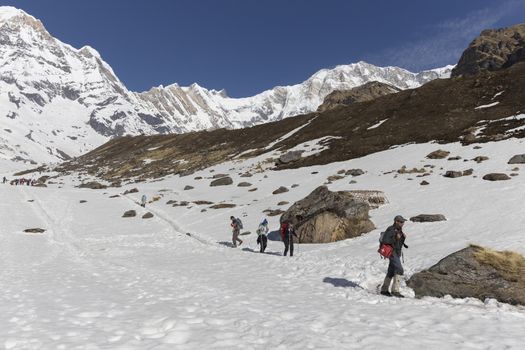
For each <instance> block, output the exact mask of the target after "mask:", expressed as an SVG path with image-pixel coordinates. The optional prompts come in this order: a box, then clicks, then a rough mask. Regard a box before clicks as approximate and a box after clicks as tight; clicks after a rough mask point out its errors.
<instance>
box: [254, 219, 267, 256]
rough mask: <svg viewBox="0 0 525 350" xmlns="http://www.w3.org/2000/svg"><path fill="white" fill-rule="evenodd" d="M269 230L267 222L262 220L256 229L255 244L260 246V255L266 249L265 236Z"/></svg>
mask: <svg viewBox="0 0 525 350" xmlns="http://www.w3.org/2000/svg"><path fill="white" fill-rule="evenodd" d="M269 230H270V229H269V228H268V220H266V219H264V220H263V221H262V222H261V223H260V224H259V227H258V228H257V231H256V232H257V244H260V245H261V250H260V252H261V253H264V250H265V249H266V245H267V244H268V237H267V236H266V235H267V234H268V231H269Z"/></svg>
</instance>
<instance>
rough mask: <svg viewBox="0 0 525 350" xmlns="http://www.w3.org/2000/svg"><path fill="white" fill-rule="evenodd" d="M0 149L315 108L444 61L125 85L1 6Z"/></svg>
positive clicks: (199, 126)
mask: <svg viewBox="0 0 525 350" xmlns="http://www.w3.org/2000/svg"><path fill="white" fill-rule="evenodd" d="M0 44H1V45H0V120H2V127H1V129H0V159H4V160H5V159H11V160H12V159H15V160H21V161H36V162H49V161H57V160H60V159H67V158H69V157H74V156H78V155H80V154H82V153H85V152H87V151H89V150H91V149H93V148H95V147H96V146H99V145H101V144H103V143H104V142H106V141H107V140H108V139H110V138H112V137H115V136H122V135H139V134H146V135H150V134H157V133H162V134H165V133H184V132H190V131H196V130H203V129H215V128H222V127H225V128H241V127H248V126H252V125H256V124H261V123H265V122H270V121H275V120H280V119H283V118H286V117H289V116H293V115H297V114H303V113H309V112H313V111H315V110H316V109H317V107H318V106H319V105H320V104H321V103H322V102H323V99H324V97H325V96H326V95H328V94H329V93H330V92H332V91H334V90H348V89H351V88H354V87H356V86H359V85H362V84H365V83H367V82H369V81H379V82H382V83H387V84H390V85H393V86H395V87H397V88H399V89H407V88H415V87H418V86H420V85H422V84H424V83H426V82H428V81H430V80H433V79H437V78H447V77H448V76H449V75H450V71H451V69H452V67H451V66H448V67H444V68H440V69H436V70H430V71H424V72H421V73H417V74H415V73H411V72H409V71H406V70H404V69H401V68H396V67H385V68H381V67H376V66H373V65H371V64H368V63H365V62H359V63H355V64H350V65H342V66H337V67H335V68H333V69H323V70H321V71H319V72H317V73H315V74H314V75H313V76H311V77H310V78H309V79H308V80H306V81H304V82H303V83H300V84H297V85H293V86H284V87H275V88H273V89H271V90H267V91H264V92H262V93H260V94H258V95H255V96H252V97H246V98H230V97H228V96H227V95H226V93H225V92H224V91H215V90H207V89H205V88H202V87H200V86H198V85H197V84H193V85H191V86H189V87H181V86H179V85H177V84H173V85H169V86H167V87H162V86H160V87H155V88H152V89H151V90H149V91H147V92H142V93H136V92H131V91H129V90H128V89H127V88H126V87H125V86H124V84H123V83H122V82H121V81H120V80H119V79H118V77H117V76H116V75H115V73H114V72H113V70H112V68H111V67H110V66H109V65H108V64H107V63H106V62H104V61H103V59H102V58H101V56H100V55H99V53H98V52H97V51H96V50H94V49H93V48H91V47H88V46H85V47H83V48H81V49H76V48H73V47H71V46H70V45H67V44H64V43H62V42H60V41H59V40H58V39H56V38H54V37H52V36H51V35H50V34H49V32H47V30H46V29H45V28H44V26H43V24H42V23H41V22H40V21H39V20H38V19H36V18H34V17H32V16H30V15H28V14H27V13H25V12H24V11H21V10H18V9H15V8H13V7H0Z"/></svg>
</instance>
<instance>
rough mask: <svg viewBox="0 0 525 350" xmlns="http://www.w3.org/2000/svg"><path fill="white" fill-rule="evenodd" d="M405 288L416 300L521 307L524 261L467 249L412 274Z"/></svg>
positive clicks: (523, 301)
mask: <svg viewBox="0 0 525 350" xmlns="http://www.w3.org/2000/svg"><path fill="white" fill-rule="evenodd" d="M407 285H408V286H409V287H410V288H412V289H414V292H415V293H416V297H418V298H420V297H424V296H432V297H443V296H445V295H450V296H452V297H454V298H467V297H471V298H478V299H481V300H485V299H486V298H494V299H497V300H499V301H501V302H504V303H510V304H521V305H525V258H524V257H523V256H522V255H520V254H517V253H513V252H497V251H493V250H490V249H486V248H482V247H478V246H470V247H468V248H465V249H462V250H460V251H457V252H455V253H453V254H450V255H449V256H447V257H446V258H444V259H442V260H441V261H439V262H438V263H437V264H436V265H434V266H432V267H431V268H429V269H428V270H425V271H422V272H419V273H416V274H414V275H413V276H412V277H411V278H410V279H409V280H408V282H407Z"/></svg>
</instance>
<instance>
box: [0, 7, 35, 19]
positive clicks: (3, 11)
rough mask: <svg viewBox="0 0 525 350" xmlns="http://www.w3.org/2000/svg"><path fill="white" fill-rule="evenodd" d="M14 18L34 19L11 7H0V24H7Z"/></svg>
mask: <svg viewBox="0 0 525 350" xmlns="http://www.w3.org/2000/svg"><path fill="white" fill-rule="evenodd" d="M15 17H30V18H33V19H35V18H34V17H33V16H31V15H29V14H27V13H26V12H25V11H23V10H20V9H17V8H16V7H13V6H0V23H3V22H7V21H9V20H11V19H13V18H15Z"/></svg>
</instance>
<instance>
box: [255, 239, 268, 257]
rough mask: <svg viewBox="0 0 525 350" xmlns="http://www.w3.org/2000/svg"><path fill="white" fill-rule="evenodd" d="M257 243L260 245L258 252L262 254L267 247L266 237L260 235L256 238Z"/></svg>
mask: <svg viewBox="0 0 525 350" xmlns="http://www.w3.org/2000/svg"><path fill="white" fill-rule="evenodd" d="M257 243H259V244H260V252H261V253H264V251H265V250H266V246H267V245H268V237H266V236H265V235H260V236H259V237H257Z"/></svg>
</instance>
